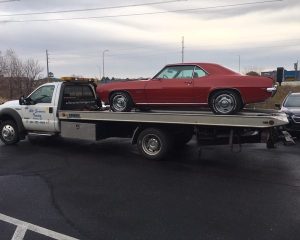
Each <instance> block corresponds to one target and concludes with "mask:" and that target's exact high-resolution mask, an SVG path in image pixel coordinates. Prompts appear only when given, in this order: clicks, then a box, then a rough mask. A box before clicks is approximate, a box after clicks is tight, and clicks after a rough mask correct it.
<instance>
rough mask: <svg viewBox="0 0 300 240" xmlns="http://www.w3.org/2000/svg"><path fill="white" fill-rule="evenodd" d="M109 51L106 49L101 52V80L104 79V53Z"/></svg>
mask: <svg viewBox="0 0 300 240" xmlns="http://www.w3.org/2000/svg"><path fill="white" fill-rule="evenodd" d="M108 51H109V50H108V49H105V50H104V51H103V52H102V74H103V78H104V77H105V72H104V70H105V62H104V60H105V59H104V58H105V53H106V52H108Z"/></svg>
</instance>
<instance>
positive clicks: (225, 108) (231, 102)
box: [214, 94, 236, 114]
mask: <svg viewBox="0 0 300 240" xmlns="http://www.w3.org/2000/svg"><path fill="white" fill-rule="evenodd" d="M235 107H236V100H235V97H234V96H233V95H230V94H221V95H219V96H217V97H216V99H215V101H214V108H215V109H216V111H217V112H220V113H223V114H226V113H230V112H232V111H233V110H234V109H235Z"/></svg>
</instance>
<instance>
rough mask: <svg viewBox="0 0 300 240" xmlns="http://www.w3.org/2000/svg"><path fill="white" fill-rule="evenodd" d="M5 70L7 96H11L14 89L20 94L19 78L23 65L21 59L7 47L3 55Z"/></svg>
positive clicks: (20, 84) (21, 74)
mask: <svg viewBox="0 0 300 240" xmlns="http://www.w3.org/2000/svg"><path fill="white" fill-rule="evenodd" d="M4 59H5V62H6V66H7V71H6V75H7V77H9V78H10V80H9V97H10V98H12V97H13V91H14V89H17V91H18V94H19V95H21V94H22V83H21V78H22V76H23V65H22V61H21V59H19V58H18V56H17V55H16V53H15V52H14V50H12V49H9V50H7V51H6V54H5V56H4Z"/></svg>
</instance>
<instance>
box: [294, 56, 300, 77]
mask: <svg viewBox="0 0 300 240" xmlns="http://www.w3.org/2000/svg"><path fill="white" fill-rule="evenodd" d="M298 63H299V61H298V60H297V62H296V63H295V64H294V68H295V81H297V80H298Z"/></svg>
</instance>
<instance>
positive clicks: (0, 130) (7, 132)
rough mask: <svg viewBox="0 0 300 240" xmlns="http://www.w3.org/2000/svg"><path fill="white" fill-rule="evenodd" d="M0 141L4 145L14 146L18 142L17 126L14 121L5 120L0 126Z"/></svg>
mask: <svg viewBox="0 0 300 240" xmlns="http://www.w3.org/2000/svg"><path fill="white" fill-rule="evenodd" d="M0 139H1V141H2V142H3V143H4V144H6V145H12V144H16V143H17V142H19V141H20V135H19V131H18V126H17V124H16V123H15V122H14V121H12V120H6V121H3V122H2V123H1V124H0Z"/></svg>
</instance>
